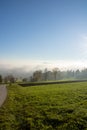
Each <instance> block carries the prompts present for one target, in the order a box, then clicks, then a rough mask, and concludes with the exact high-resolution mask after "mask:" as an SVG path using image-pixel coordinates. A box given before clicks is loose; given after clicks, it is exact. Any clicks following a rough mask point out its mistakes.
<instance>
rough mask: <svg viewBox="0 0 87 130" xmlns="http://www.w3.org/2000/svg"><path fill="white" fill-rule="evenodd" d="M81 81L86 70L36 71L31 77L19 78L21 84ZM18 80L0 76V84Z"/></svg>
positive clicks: (86, 77)
mask: <svg viewBox="0 0 87 130" xmlns="http://www.w3.org/2000/svg"><path fill="white" fill-rule="evenodd" d="M76 79H77V80H82V79H85V80H86V79H87V68H86V69H83V70H79V69H77V70H66V71H61V70H60V69H59V68H54V69H53V70H51V71H50V70H48V69H47V68H46V69H44V71H42V70H36V71H34V72H33V74H32V76H30V77H27V78H26V77H25V78H21V82H37V81H54V80H76ZM17 80H18V78H17V77H14V76H13V75H12V74H11V75H7V76H5V77H2V75H0V83H14V82H16V81H17Z"/></svg>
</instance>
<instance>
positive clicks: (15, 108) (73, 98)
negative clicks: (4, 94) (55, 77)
mask: <svg viewBox="0 0 87 130" xmlns="http://www.w3.org/2000/svg"><path fill="white" fill-rule="evenodd" d="M0 130H87V83H86V82H82V83H70V84H58V85H57V84H56V85H47V86H45V85H43V86H37V87H36V86H35V87H34V86H33V87H21V86H18V85H16V84H15V85H12V86H9V87H8V98H7V101H6V102H5V104H4V105H3V107H2V108H0Z"/></svg>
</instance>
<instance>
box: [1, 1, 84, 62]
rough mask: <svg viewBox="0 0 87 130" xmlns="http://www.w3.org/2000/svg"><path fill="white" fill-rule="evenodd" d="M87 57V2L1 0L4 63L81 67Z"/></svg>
mask: <svg viewBox="0 0 87 130" xmlns="http://www.w3.org/2000/svg"><path fill="white" fill-rule="evenodd" d="M86 55H87V0H0V59H1V62H3V61H4V63H6V62H7V61H8V62H16V61H17V62H18V61H22V62H25V64H26V63H27V62H26V61H33V63H35V61H42V62H45V61H46V62H49V61H51V63H52V61H55V62H56V61H57V62H58V61H63V62H64V61H65V62H67V61H68V63H69V61H70V62H73V63H74V62H77V61H78V64H79V62H86V60H87V56H86ZM53 64H54V62H53Z"/></svg>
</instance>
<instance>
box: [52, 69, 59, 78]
mask: <svg viewBox="0 0 87 130" xmlns="http://www.w3.org/2000/svg"><path fill="white" fill-rule="evenodd" d="M58 70H59V69H58V68H54V69H53V74H54V79H55V80H56V77H57V72H58Z"/></svg>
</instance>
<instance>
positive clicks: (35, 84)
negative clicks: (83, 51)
mask: <svg viewBox="0 0 87 130" xmlns="http://www.w3.org/2000/svg"><path fill="white" fill-rule="evenodd" d="M78 82H87V80H71V81H57V82H56V81H55V82H32V83H19V84H18V85H20V86H22V87H28V86H37V85H49V84H65V83H66V84H67V83H78Z"/></svg>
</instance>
